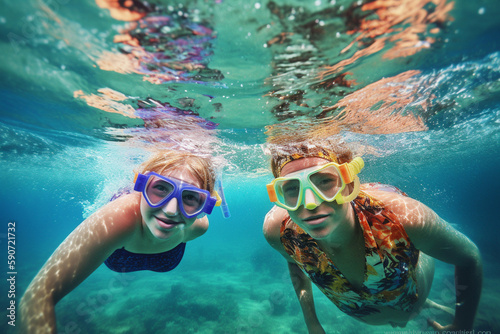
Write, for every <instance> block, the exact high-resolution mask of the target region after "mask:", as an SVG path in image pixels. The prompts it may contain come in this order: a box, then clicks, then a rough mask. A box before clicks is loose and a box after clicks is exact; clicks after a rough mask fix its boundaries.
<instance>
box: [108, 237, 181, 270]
mask: <svg viewBox="0 0 500 334" xmlns="http://www.w3.org/2000/svg"><path fill="white" fill-rule="evenodd" d="M185 248H186V244H185V243H180V244H179V245H177V246H175V248H173V249H171V250H169V251H166V252H163V253H157V254H140V253H132V252H129V251H128V250H126V249H125V248H120V249H117V250H115V251H114V252H113V254H111V256H110V257H108V258H107V259H106V261H104V264H105V265H106V266H107V267H108V268H109V269H111V270H113V271H117V272H119V273H128V272H132V271H138V270H151V271H156V272H160V273H164V272H167V271H170V270H172V269H174V268H175V267H177V265H178V264H179V263H180V262H181V260H182V256H183V255H184V249H185Z"/></svg>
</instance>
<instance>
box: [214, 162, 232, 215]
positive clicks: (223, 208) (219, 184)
mask: <svg viewBox="0 0 500 334" xmlns="http://www.w3.org/2000/svg"><path fill="white" fill-rule="evenodd" d="M217 193H218V194H219V197H220V199H221V203H220V209H221V211H222V215H223V216H224V218H226V219H227V218H229V217H231V213H230V212H229V207H228V205H227V202H226V197H225V196H224V188H223V187H222V172H221V173H219V175H218V177H217Z"/></svg>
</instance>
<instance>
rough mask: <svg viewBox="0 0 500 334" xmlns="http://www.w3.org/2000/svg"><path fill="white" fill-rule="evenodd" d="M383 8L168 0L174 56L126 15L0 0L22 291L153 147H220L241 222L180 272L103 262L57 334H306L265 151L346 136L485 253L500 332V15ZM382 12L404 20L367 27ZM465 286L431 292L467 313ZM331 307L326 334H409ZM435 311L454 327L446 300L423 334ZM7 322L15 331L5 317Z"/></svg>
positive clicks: (479, 6)
mask: <svg viewBox="0 0 500 334" xmlns="http://www.w3.org/2000/svg"><path fill="white" fill-rule="evenodd" d="M373 3H374V2H369V1H366V2H362V1H361V2H357V1H356V2H352V1H331V2H328V1H310V2H306V4H304V2H300V1H275V2H266V1H262V2H255V1H251V2H247V1H208V0H207V1H182V2H179V3H177V4H175V5H172V4H170V3H168V4H165V5H164V7H166V9H165V10H164V11H163V12H162V15H163V17H168V18H169V19H170V20H171V21H169V22H172V23H171V24H170V25H169V29H166V30H164V31H162V32H161V33H156V34H153V33H150V34H149V36H154V37H157V38H167V37H168V38H170V41H171V42H172V41H173V42H172V43H173V44H174V46H172V47H171V48H166V50H164V51H163V52H164V54H167V55H168V56H169V57H170V58H168V61H167V60H164V62H167V63H169V66H161V64H160V63H159V62H158V61H157V59H154V57H153V58H147V57H144V58H142V60H141V61H142V62H140V65H137V64H138V63H137V61H138V59H139V58H133V57H127V56H125V57H123V56H124V55H130V54H131V50H132V49H133V48H131V47H130V45H128V46H127V45H126V44H124V43H116V40H114V39H115V38H116V37H115V36H117V35H119V34H124V33H123V29H125V27H126V25H127V23H126V22H124V21H120V20H117V19H115V18H113V17H111V15H110V12H109V10H107V9H103V8H99V7H98V6H97V5H96V3H95V2H94V1H91V0H85V1H74V0H73V1H72V0H54V1H50V2H48V1H47V2H42V1H26V2H22V3H20V2H18V3H11V2H6V1H2V2H1V3H0V32H1V34H0V51H1V54H2V61H1V62H0V71H1V74H2V76H1V77H2V79H1V81H0V98H1V100H2V102H3V103H2V104H1V105H0V138H1V141H0V145H1V147H0V160H1V166H2V173H1V174H0V179H1V184H2V190H1V191H0V200H1V203H2V210H1V218H2V219H1V220H2V226H3V230H2V231H0V243H1V244H2V245H6V244H7V236H8V235H7V223H8V222H9V221H14V222H16V233H15V238H16V271H17V275H16V301H17V302H19V300H20V297H21V295H22V292H23V291H24V289H26V287H27V285H28V284H29V282H30V281H31V279H32V278H33V277H34V276H35V274H36V272H37V271H38V270H39V269H40V267H41V266H42V265H43V263H44V262H45V260H46V259H47V258H48V257H49V256H50V254H51V253H52V252H53V251H54V249H55V248H56V247H57V246H58V245H59V244H60V243H61V241H62V240H63V239H64V238H65V237H66V236H67V235H68V234H69V233H70V232H71V231H72V230H73V229H74V228H75V227H76V226H77V225H78V224H79V223H80V222H81V221H82V220H83V219H84V218H85V217H87V216H88V215H89V214H91V213H92V212H93V211H95V210H96V209H97V208H99V207H100V206H101V205H103V204H104V203H106V202H107V200H108V199H109V198H110V197H111V196H112V194H113V193H115V192H116V191H117V190H118V189H119V188H120V187H122V186H124V185H126V184H127V183H129V182H131V180H132V178H133V172H132V170H133V168H134V167H135V166H136V165H137V164H138V163H140V162H141V161H142V160H143V159H144V158H146V157H147V156H148V154H149V151H150V150H152V149H154V148H157V147H164V146H165V145H173V146H175V147H181V148H184V149H191V150H193V149H194V150H198V151H204V152H209V153H212V154H213V155H214V156H216V157H218V163H219V165H220V168H221V169H222V170H223V174H224V180H223V181H224V185H225V193H226V198H227V201H228V203H229V206H230V210H231V214H232V216H231V218H230V219H224V218H223V217H222V215H221V213H220V212H219V211H216V212H214V214H213V215H211V216H210V228H209V230H208V232H207V233H206V234H205V235H204V236H203V237H202V238H199V239H197V240H195V241H193V242H190V243H189V244H188V245H187V249H186V254H185V257H184V259H183V261H182V262H181V264H180V265H179V267H178V268H177V269H175V270H174V271H172V272H169V273H166V274H158V273H152V272H138V273H132V274H127V275H119V274H116V273H114V272H111V271H109V270H108V269H107V268H105V267H103V266H101V267H100V268H99V269H98V270H97V271H96V272H95V273H93V274H92V275H91V276H90V277H89V278H88V279H87V280H86V281H85V282H84V283H82V284H81V285H80V286H79V287H78V288H77V289H75V290H74V291H73V292H71V293H70V294H69V295H68V296H66V297H65V298H64V299H63V300H62V301H61V302H60V303H59V304H58V305H57V310H56V312H57V319H58V328H59V332H60V333H151V332H153V333H185V332H188V333H306V332H307V331H306V327H305V324H304V322H303V320H302V315H301V311H300V307H299V304H298V302H297V300H296V297H295V294H294V292H293V288H292V285H291V283H290V280H289V278H288V277H287V273H286V272H287V270H286V265H285V263H284V261H283V260H282V259H281V257H280V255H279V254H277V253H276V252H274V251H273V250H272V249H271V248H270V247H269V246H268V245H267V243H266V241H265V240H264V238H263V237H262V232H261V230H262V222H263V219H264V216H265V214H266V212H267V211H268V210H269V209H270V208H271V204H270V203H269V202H268V200H267V195H266V193H265V184H266V182H268V181H270V180H271V179H272V176H271V173H270V172H269V169H268V159H267V157H266V156H265V154H264V151H265V143H266V140H267V139H268V138H270V137H273V136H276V135H278V134H290V135H292V136H295V137H300V136H306V137H311V138H314V136H319V137H325V136H337V137H340V138H341V139H342V140H344V141H346V142H348V143H350V144H351V145H352V147H353V148H354V149H355V151H356V152H358V153H359V154H363V156H364V158H365V161H366V168H365V170H364V171H363V173H362V175H361V180H362V182H370V181H379V182H383V183H389V184H393V185H395V186H397V187H399V188H401V189H402V190H404V191H405V192H406V193H407V194H409V195H410V196H411V197H414V198H416V199H418V200H420V201H422V202H423V203H425V204H427V205H429V206H430V207H432V208H433V209H434V210H435V211H436V212H437V213H438V214H439V215H440V216H442V217H443V218H444V219H446V220H447V221H449V222H450V223H452V224H453V225H454V226H455V227H456V228H457V229H459V230H460V231H462V232H464V233H465V234H466V235H468V236H469V237H470V238H471V239H472V240H473V241H474V242H475V243H476V244H477V245H478V247H479V248H480V250H481V252H482V255H483V258H484V275H485V277H484V287H483V295H482V299H481V304H480V308H479V311H478V315H477V319H476V330H478V331H479V330H489V331H492V332H493V333H494V332H495V331H500V317H499V316H498V315H497V314H496V313H495V311H494V309H495V308H496V307H497V305H498V303H499V300H500V290H499V288H498V286H497V277H498V274H499V272H498V271H499V270H498V264H499V260H498V257H497V254H498V253H499V252H500V247H499V245H498V242H497V238H496V234H497V232H498V230H499V229H498V221H499V220H498V217H497V216H496V215H495V214H494V210H495V209H494V208H495V203H496V202H497V200H498V195H497V192H498V190H497V189H498V187H499V186H500V182H499V180H500V178H499V177H498V176H497V171H498V167H497V166H498V164H499V162H500V158H499V154H498V153H499V144H498V143H499V138H500V132H499V128H500V127H499V124H500V120H499V112H500V111H499V110H500V108H499V106H500V73H499V69H500V42H499V38H498V34H499V32H500V29H499V28H500V26H499V23H498V19H497V18H498V15H499V14H500V6H499V5H498V4H497V2H495V1H492V0H491V1H480V2H470V1H453V2H452V1H436V2H435V4H432V3H431V2H428V1H406V2H405V1H400V2H397V6H396V5H394V6H395V7H392V9H393V10H396V9H399V10H400V11H396V12H397V13H404V14H398V15H392V14H391V13H392V11H391V10H389V9H387V10H386V11H385V12H384V11H382V12H377V13H375V12H374V11H373V10H370V9H367V8H366V7H363V5H364V4H373ZM410 4H411V5H410ZM169 6H170V7H169ZM398 6H399V7H398ZM405 6H406V7H405ZM447 6H448V7H447ZM451 6H452V7H451ZM422 11H425V13H426V16H425V19H424V20H423V21H422V20H417V19H416V18H417V17H420V16H418V15H420V14H421V13H422ZM418 13H420V14H418ZM384 15H385V16H384ZM391 15H392V16H391ZM402 16H404V20H403V19H401V20H398V19H396V18H402ZM381 17H386V18H387V20H386V23H388V24H387V25H380V24H379V25H378V26H377V27H378V30H367V29H365V30H363V27H364V25H363V22H364V21H363V19H364V20H365V21H370V22H371V23H377V22H378V23H379V18H381ZM391 18H392V21H391ZM414 29H416V30H418V31H419V33H418V34H416V35H412V34H411V32H412V31H414ZM172 31H174V33H172ZM194 32H196V33H194ZM169 34H170V35H169ZM137 36H143V35H136V37H137ZM146 36H147V34H146ZM172 36H173V37H172ZM138 38H139V37H138ZM140 38H144V39H141V40H140V41H141V43H142V45H146V44H147V43H146V37H140ZM168 38H167V39H168ZM155 45H158V43H156V44H155V41H154V40H152V41H151V42H150V44H147V47H146V49H147V50H148V51H149V52H150V53H153V52H154V51H155V50H156V49H155V47H156V46H155ZM136 51H137V50H136ZM134 60H135V61H136V62H135V63H134V62H133V61H134ZM131 64H132V65H131ZM134 64H135V66H134ZM165 73H168V74H169V75H170V76H169V77H167V76H165ZM155 101H156V102H155ZM167 103H168V104H167ZM4 248H6V246H5V247H4ZM4 254H5V255H2V256H3V257H4V259H5V262H4V263H6V261H7V252H6V251H5V253H4ZM4 268H5V275H7V272H8V268H7V267H6V265H5V267H4ZM3 284H4V285H2V286H1V287H2V292H1V294H2V303H3V304H2V305H8V302H9V300H7V299H8V298H6V297H7V292H8V290H9V286H7V285H6V284H5V281H4V283H3ZM452 287H453V268H452V267H451V266H449V265H446V264H442V263H438V265H437V271H436V277H435V280H434V285H433V289H432V291H431V299H433V300H435V301H438V302H441V303H443V304H446V305H449V306H453V303H454V297H453V291H452V290H453V288H452ZM315 300H316V309H317V312H318V315H319V317H320V321H321V323H322V324H323V325H324V328H325V330H326V331H327V332H328V333H353V332H380V333H382V332H384V331H390V330H392V328H391V327H390V326H380V327H372V326H367V325H364V324H362V323H360V322H357V321H356V320H353V319H351V318H349V317H347V316H346V315H344V314H342V313H341V312H340V311H338V310H337V309H336V307H335V306H334V305H333V304H332V303H331V302H329V301H328V300H327V299H326V298H325V297H323V296H322V295H321V294H320V293H319V291H318V290H315ZM5 307H6V306H5ZM428 316H431V317H435V318H437V319H438V320H441V321H442V322H444V323H446V322H448V321H451V318H450V317H449V316H447V315H446V314H441V313H435V311H433V312H431V313H430V314H429V312H428V313H424V314H421V315H419V316H418V317H417V318H415V319H414V320H412V321H411V322H409V324H408V326H407V328H406V329H408V330H418V331H424V330H426V329H429V328H427V327H426V318H427V317H428ZM0 326H1V327H0V328H1V330H0V331H1V332H7V331H8V332H9V333H10V332H12V329H13V328H12V327H11V326H9V325H7V320H6V317H3V320H2V322H1V323H0ZM4 329H5V330H4Z"/></svg>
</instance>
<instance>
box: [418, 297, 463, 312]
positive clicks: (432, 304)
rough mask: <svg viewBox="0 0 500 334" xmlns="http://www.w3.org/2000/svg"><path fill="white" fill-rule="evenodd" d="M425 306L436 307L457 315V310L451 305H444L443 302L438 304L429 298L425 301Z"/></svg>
mask: <svg viewBox="0 0 500 334" xmlns="http://www.w3.org/2000/svg"><path fill="white" fill-rule="evenodd" d="M423 308H435V309H438V310H441V311H444V312H446V313H448V314H450V315H452V316H455V310H454V309H452V308H451V307H448V306H444V305H441V304H438V303H436V302H434V301H432V300H430V299H427V300H426V301H425V304H424V307H423Z"/></svg>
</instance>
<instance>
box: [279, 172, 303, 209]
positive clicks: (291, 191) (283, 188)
mask: <svg viewBox="0 0 500 334" xmlns="http://www.w3.org/2000/svg"><path fill="white" fill-rule="evenodd" d="M276 189H277V190H278V191H277V195H278V199H279V201H280V202H281V203H283V204H285V205H286V206H288V207H291V208H294V207H295V206H297V201H298V200H299V197H300V181H299V180H297V179H291V180H282V181H278V182H276Z"/></svg>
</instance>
